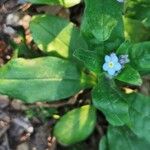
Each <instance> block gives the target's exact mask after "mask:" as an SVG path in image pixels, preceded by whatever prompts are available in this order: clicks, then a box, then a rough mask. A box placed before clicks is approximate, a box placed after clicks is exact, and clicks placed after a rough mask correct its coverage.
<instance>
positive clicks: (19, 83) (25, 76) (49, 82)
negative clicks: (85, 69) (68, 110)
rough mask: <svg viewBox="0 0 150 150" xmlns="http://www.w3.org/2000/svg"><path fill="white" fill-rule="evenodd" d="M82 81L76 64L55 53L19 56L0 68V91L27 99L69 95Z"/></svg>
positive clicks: (49, 98) (78, 88)
mask: <svg viewBox="0 0 150 150" xmlns="http://www.w3.org/2000/svg"><path fill="white" fill-rule="evenodd" d="M83 82H84V81H83V79H82V77H81V73H80V71H79V70H78V69H77V67H76V65H74V64H73V63H71V62H69V61H65V60H63V59H60V58H55V57H41V58H36V59H30V60H28V59H22V58H18V59H14V60H11V61H10V62H8V63H7V64H6V65H5V66H3V67H2V68H1V69H0V93H1V94H5V95H9V96H10V97H14V98H18V99H21V100H24V101H25V102H28V103H31V102H36V101H55V100H59V99H63V98H66V97H69V96H72V95H74V94H75V93H77V92H79V91H80V90H81V89H82V88H83V87H84V83H83Z"/></svg>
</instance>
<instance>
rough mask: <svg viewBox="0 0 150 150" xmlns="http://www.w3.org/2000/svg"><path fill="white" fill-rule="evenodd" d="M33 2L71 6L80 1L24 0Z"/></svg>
mask: <svg viewBox="0 0 150 150" xmlns="http://www.w3.org/2000/svg"><path fill="white" fill-rule="evenodd" d="M26 1H27V2H31V3H33V4H47V5H61V6H64V7H72V6H74V5H77V4H79V3H80V2H81V0H26Z"/></svg>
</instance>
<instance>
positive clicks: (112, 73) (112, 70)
mask: <svg viewBox="0 0 150 150" xmlns="http://www.w3.org/2000/svg"><path fill="white" fill-rule="evenodd" d="M115 72H116V71H115V70H114V69H112V68H111V69H108V74H109V75H111V76H114V75H115Z"/></svg>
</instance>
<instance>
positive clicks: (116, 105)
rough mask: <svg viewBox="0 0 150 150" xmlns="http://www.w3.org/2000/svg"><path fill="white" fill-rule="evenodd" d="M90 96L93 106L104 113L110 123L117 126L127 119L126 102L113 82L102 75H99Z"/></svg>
mask: <svg viewBox="0 0 150 150" xmlns="http://www.w3.org/2000/svg"><path fill="white" fill-rule="evenodd" d="M92 98H93V104H94V106H95V107H96V108H97V109H99V110H101V111H102V112H103V113H104V114H105V116H106V119H107V120H108V121H109V123H110V124H112V125H114V126H119V125H124V124H125V123H127V122H128V121H129V112H128V104H127V103H126V101H125V100H124V97H123V96H122V94H121V92H119V91H118V90H117V88H116V86H115V85H114V82H113V81H111V80H110V79H108V78H106V77H105V76H104V75H102V76H100V78H99V82H98V84H97V86H96V87H95V88H94V90H93V92H92Z"/></svg>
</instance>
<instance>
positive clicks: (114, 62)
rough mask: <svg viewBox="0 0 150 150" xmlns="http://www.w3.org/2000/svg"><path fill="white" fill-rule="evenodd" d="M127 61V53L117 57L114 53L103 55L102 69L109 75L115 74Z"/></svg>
mask: <svg viewBox="0 0 150 150" xmlns="http://www.w3.org/2000/svg"><path fill="white" fill-rule="evenodd" d="M128 62H129V59H128V55H120V56H119V58H118V57H117V55H116V54H115V53H111V54H110V55H106V56H105V63H104V64H103V70H104V71H106V72H107V73H108V74H109V75H110V76H116V75H117V74H118V73H119V72H120V71H121V69H122V68H123V67H124V65H125V64H126V63H128Z"/></svg>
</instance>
